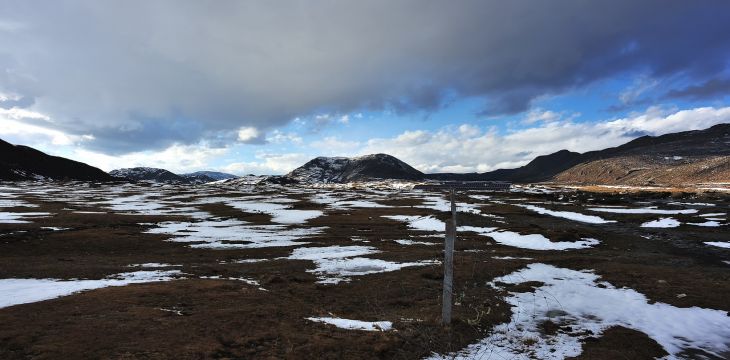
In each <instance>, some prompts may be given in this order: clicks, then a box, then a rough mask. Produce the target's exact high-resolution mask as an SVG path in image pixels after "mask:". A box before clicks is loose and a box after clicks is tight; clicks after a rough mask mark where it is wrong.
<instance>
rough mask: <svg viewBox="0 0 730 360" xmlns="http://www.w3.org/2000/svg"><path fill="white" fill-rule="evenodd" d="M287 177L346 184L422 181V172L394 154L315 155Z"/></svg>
mask: <svg viewBox="0 0 730 360" xmlns="http://www.w3.org/2000/svg"><path fill="white" fill-rule="evenodd" d="M286 177H287V178H289V179H293V180H296V181H299V182H303V183H347V182H352V181H368V180H377V179H399V180H421V179H423V177H424V175H423V173H422V172H420V171H418V170H416V169H414V168H413V167H411V166H410V165H408V164H406V163H404V162H403V161H400V160H398V159H397V158H395V157H393V156H390V155H387V154H374V155H365V156H359V157H355V158H346V157H318V158H315V159H312V160H310V161H308V162H307V163H306V164H304V165H302V166H300V167H298V168H296V169H294V170H293V171H292V172H290V173H289V174H287V175H286Z"/></svg>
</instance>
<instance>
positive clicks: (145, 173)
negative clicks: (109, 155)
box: [109, 167, 189, 183]
mask: <svg viewBox="0 0 730 360" xmlns="http://www.w3.org/2000/svg"><path fill="white" fill-rule="evenodd" d="M109 174H110V175H112V176H115V177H120V178H125V179H128V180H132V181H140V180H144V181H155V182H172V183H188V182H189V181H188V179H186V178H184V177H182V176H180V175H176V174H173V173H172V172H170V171H167V170H165V169H158V168H151V167H134V168H124V169H116V170H112V171H110V172H109Z"/></svg>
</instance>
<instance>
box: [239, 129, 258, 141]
mask: <svg viewBox="0 0 730 360" xmlns="http://www.w3.org/2000/svg"><path fill="white" fill-rule="evenodd" d="M260 139H261V132H260V131H259V130H258V129H257V128H255V127H250V126H249V127H242V128H240V129H238V141H240V142H242V143H253V142H259V141H260Z"/></svg>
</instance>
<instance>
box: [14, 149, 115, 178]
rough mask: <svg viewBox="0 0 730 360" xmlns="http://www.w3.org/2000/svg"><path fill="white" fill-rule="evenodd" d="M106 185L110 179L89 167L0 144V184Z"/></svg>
mask: <svg viewBox="0 0 730 360" xmlns="http://www.w3.org/2000/svg"><path fill="white" fill-rule="evenodd" d="M38 179H50V180H82V181H110V180H115V179H114V178H113V177H112V176H110V175H109V174H107V173H105V172H104V171H102V170H100V169H97V168H95V167H93V166H89V165H86V164H84V163H82V162H78V161H73V160H69V159H66V158H62V157H58V156H51V155H48V154H46V153H43V152H41V151H38V150H36V149H33V148H31V147H28V146H23V145H13V144H10V143H8V142H5V141H3V140H0V180H38Z"/></svg>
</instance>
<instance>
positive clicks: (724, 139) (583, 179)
mask: <svg viewBox="0 0 730 360" xmlns="http://www.w3.org/2000/svg"><path fill="white" fill-rule="evenodd" d="M286 177H289V178H292V179H295V180H297V181H300V182H305V183H311V182H350V181H367V180H372V179H377V178H382V179H407V180H461V181H511V182H516V183H532V182H546V181H552V182H557V183H569V184H626V185H660V184H661V185H681V184H696V183H702V182H730V124H719V125H715V126H713V127H711V128H708V129H705V130H694V131H685V132H679V133H673V134H666V135H662V136H657V137H652V136H643V137H640V138H637V139H634V140H632V141H630V142H628V143H626V144H624V145H621V146H618V147H614V148H608V149H605V150H600V151H590V152H586V153H583V154H581V153H577V152H571V151H568V150H561V151H558V152H555V153H552V154H549V155H543V156H538V157H536V158H535V159H534V160H532V161H531V162H529V163H528V164H527V165H525V166H521V167H518V168H514V169H499V170H495V171H490V172H485V173H467V174H451V173H438V174H423V173H421V172H419V171H418V170H416V169H414V168H412V167H411V166H409V165H408V164H406V163H404V162H402V161H400V160H398V159H396V158H394V157H392V156H390V155H385V154H378V155H369V156H363V157H358V158H352V159H348V158H325V157H319V158H316V159H314V160H312V161H309V162H308V163H306V164H304V165H302V166H301V167H299V168H297V169H295V170H294V171H292V172H290V173H289V174H287V175H286Z"/></svg>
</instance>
